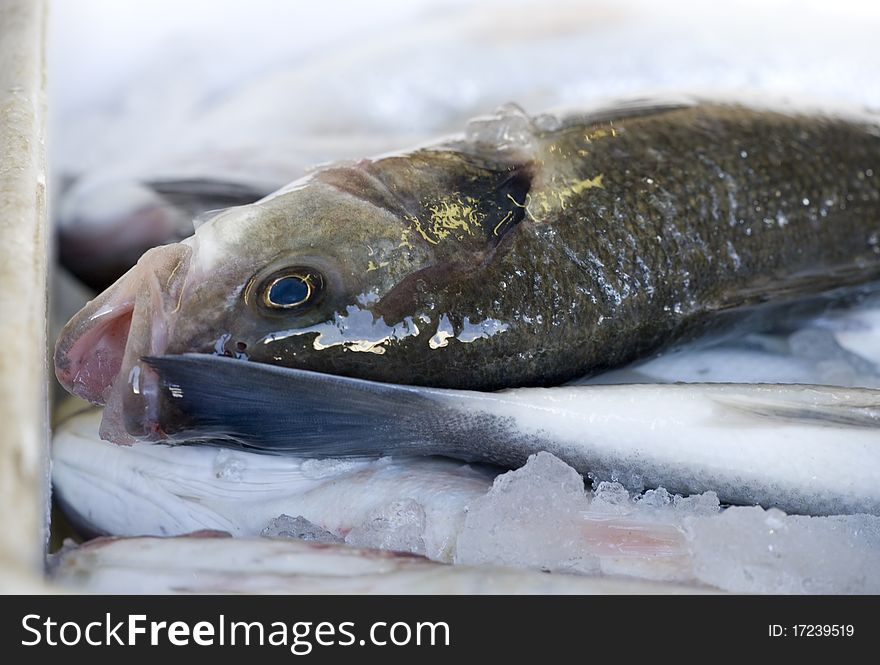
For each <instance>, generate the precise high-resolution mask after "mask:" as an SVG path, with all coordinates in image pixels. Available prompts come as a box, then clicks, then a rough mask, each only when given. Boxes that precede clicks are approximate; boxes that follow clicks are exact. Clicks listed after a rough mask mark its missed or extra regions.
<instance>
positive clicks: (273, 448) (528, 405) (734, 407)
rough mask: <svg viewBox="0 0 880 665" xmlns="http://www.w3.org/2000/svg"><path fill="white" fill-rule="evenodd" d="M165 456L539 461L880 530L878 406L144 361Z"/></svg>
mask: <svg viewBox="0 0 880 665" xmlns="http://www.w3.org/2000/svg"><path fill="white" fill-rule="evenodd" d="M146 362H147V363H148V364H149V365H150V366H151V367H152V368H153V370H155V372H156V373H157V377H158V378H155V379H154V380H155V381H156V383H155V385H153V386H152V388H151V390H152V391H154V392H155V395H156V399H155V400H154V404H155V405H156V408H157V409H159V410H160V411H161V422H163V423H169V424H170V426H169V427H168V429H166V431H165V432H164V435H165V436H166V437H167V439H168V440H169V441H177V442H199V443H209V444H217V445H223V446H227V447H230V446H231V447H241V448H244V449H248V450H255V451H261V452H266V453H274V454H286V455H296V456H301V457H302V456H305V457H334V458H336V457H362V456H381V455H394V456H396V457H399V456H406V455H441V456H445V457H452V458H455V459H460V460H464V461H468V462H482V463H489V464H495V465H498V466H501V467H505V468H517V467H519V466H522V465H523V464H524V463H525V462H526V460H527V459H528V457H529V456H530V455H532V454H535V453H537V452H540V451H547V452H550V453H552V454H553V455H555V456H556V457H558V458H560V459H561V460H563V461H565V462H566V463H567V464H569V465H571V466H572V467H573V468H574V469H576V470H577V471H578V472H580V473H582V474H583V475H585V476H588V477H590V478H593V479H597V480H604V479H607V480H616V481H618V482H620V483H621V484H623V485H624V486H625V487H627V488H628V489H631V490H641V489H643V488H645V487H649V488H650V487H665V488H667V489H668V490H669V491H672V492H676V493H679V494H685V495H688V494H699V493H702V492H706V491H714V492H716V493H717V494H718V496H719V498H720V499H721V501H722V502H725V503H730V504H738V505H756V504H757V505H761V506H764V507H776V508H780V509H782V510H784V511H786V512H788V513H798V514H810V515H829V514H849V513H872V514H880V486H878V482H877V480H878V478H880V391H878V390H873V389H867V388H841V387H830V386H814V385H782V384H779V385H770V384H672V385H620V386H615V385H585V386H563V387H554V388H519V389H512V390H505V391H500V392H496V393H483V392H477V391H463V390H445V389H434V388H424V387H418V386H403V385H395V384H384V383H376V382H371V381H364V380H359V379H352V378H347V377H341V376H335V375H327V374H318V373H314V372H308V371H303V370H294V369H289V368H281V367H273V366H269V365H263V364H257V363H249V362H245V361H238V360H235V359H230V358H224V357H219V356H205V355H197V354H193V355H189V354H187V355H181V356H163V357H158V358H149V359H147V361H146Z"/></svg>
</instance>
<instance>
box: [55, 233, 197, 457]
mask: <svg viewBox="0 0 880 665" xmlns="http://www.w3.org/2000/svg"><path fill="white" fill-rule="evenodd" d="M192 253H193V250H192V248H191V247H190V246H189V245H186V244H181V243H178V244H174V245H163V246H160V247H156V248H153V249H151V250H149V251H148V252H146V253H145V254H144V255H143V257H141V260H140V261H138V263H137V265H136V266H134V267H133V268H132V269H131V270H130V271H129V272H128V273H126V274H125V275H124V276H123V277H121V278H120V279H119V280H118V281H117V282H116V283H115V284H114V285H113V286H111V287H110V288H109V289H107V291H105V292H104V293H102V294H101V295H99V296H98V297H97V298H96V299H95V300H93V301H92V302H90V303H89V304H88V305H86V307H84V308H83V309H82V310H81V311H80V312H79V313H77V315H76V316H74V317H73V319H71V321H70V322H68V324H67V325H66V326H65V328H64V330H63V331H62V333H61V335H60V337H59V339H58V341H57V343H56V347H55V373H56V376H57V377H58V380H59V382H60V383H61V384H62V385H63V386H64V387H65V388H66V389H67V390H68V391H70V392H72V393H73V394H75V395H78V396H80V397H83V398H84V399H86V400H88V401H89V402H92V403H93V404H98V405H102V404H103V405H105V407H106V408H105V411H104V420H103V422H102V428H101V429H102V431H101V435H102V437H103V438H105V439H108V440H110V441H114V442H116V443H130V442H132V441H133V439H132V438H131V436H130V435H129V434H127V433H126V428H125V427H124V426H123V422H124V421H125V420H126V418H129V416H128V415H126V413H125V411H126V409H132V408H133V406H130V405H129V404H127V402H130V401H131V400H130V399H127V398H126V393H127V392H129V391H130V385H129V384H130V375H131V372H132V370H133V368H134V367H135V366H137V364H138V362H139V360H140V357H141V356H144V355H151V354H157V353H158V354H161V353H164V352H165V350H166V349H167V347H168V344H169V340H170V338H171V335H172V333H173V327H174V324H175V314H176V312H177V311H178V309H179V308H180V303H181V300H182V298H183V296H184V291H185V288H186V281H187V279H186V278H187V276H188V274H189V268H190V264H191V260H192Z"/></svg>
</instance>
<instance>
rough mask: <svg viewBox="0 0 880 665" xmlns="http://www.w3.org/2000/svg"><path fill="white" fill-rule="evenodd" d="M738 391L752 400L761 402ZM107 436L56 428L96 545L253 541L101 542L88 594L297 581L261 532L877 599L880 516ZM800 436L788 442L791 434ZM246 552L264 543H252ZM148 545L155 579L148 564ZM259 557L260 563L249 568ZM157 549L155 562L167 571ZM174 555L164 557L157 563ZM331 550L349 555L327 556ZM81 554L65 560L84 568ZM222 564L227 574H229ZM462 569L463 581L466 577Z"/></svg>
mask: <svg viewBox="0 0 880 665" xmlns="http://www.w3.org/2000/svg"><path fill="white" fill-rule="evenodd" d="M553 390H557V389H553ZM737 390H739V391H740V392H741V394H746V393H747V392H748V391H749V390H750V388H749V387H748V386H738V387H737ZM753 390H754V392H755V393H756V394H760V393H759V390H758V389H757V388H755V389H753ZM599 392H600V393H601V392H602V391H599ZM679 406H680V404H679ZM691 416H692V419H688V418H687V416H685V419H684V420H682V421H679V422H678V423H669V424H668V425H666V426H664V424H663V423H658V425H657V429H658V430H659V432H660V434H659V435H655V438H654V439H652V440H651V445H657V443H658V441H659V442H662V441H663V438H664V437H665V438H667V439H668V441H669V442H670V444H672V443H673V442H674V441H675V440H676V438H677V437H681V431H682V427H683V428H685V431H686V430H687V428H690V427H693V426H694V425H695V421H698V420H699V418H700V414H698V413H692V414H691ZM98 423H99V413H98V412H97V410H96V409H90V410H89V411H87V412H84V413H81V414H79V415H76V416H74V417H72V418H70V419H68V420H67V421H65V422H64V423H62V424H61V425H60V426H59V427H58V428H57V429H56V431H55V435H54V438H53V443H52V447H53V466H52V475H53V485H54V488H55V495H56V496H59V497H60V498H61V500H62V503H63V505H64V506H65V509H66V511H67V513H68V515H71V516H73V517H75V518H76V520H77V522H78V523H79V524H85V525H86V526H87V527H88V528H89V530H90V531H91V532H96V531H97V532H99V533H105V534H112V535H116V536H131V535H141V536H143V535H154V536H158V535H163V536H177V535H182V534H187V533H191V532H194V531H203V530H206V529H207V530H214V531H217V530H220V531H225V532H228V533H230V534H232V535H235V536H237V537H238V538H236V539H235V540H232V539H229V540H217V541H214V545H213V547H206V548H205V549H204V551H203V552H201V553H199V552H196V551H192V552H191V553H187V552H186V547H183V546H181V545H178V543H180V542H181V541H179V540H175V539H166V540H159V539H149V540H143V539H142V540H114V541H110V542H116V543H120V545H119V546H118V547H119V548H122V549H126V548H129V547H130V549H128V554H123V555H121V556H119V557H111V560H112V561H113V563H115V564H116V566H112V567H111V560H108V559H104V558H103V556H102V555H101V554H100V553H99V552H96V550H94V549H91V548H93V547H95V546H97V545H98V543H95V542H94V541H93V543H91V544H90V545H89V546H87V547H86V548H85V550H83V551H82V552H78V553H77V554H74V555H73V556H74V557H75V558H79V555H80V554H83V555H88V553H89V552H90V551H91V552H96V554H97V560H95V561H93V562H92V565H89V566H85V567H83V568H87V570H81V569H80V568H81V567H80V566H77V569H78V571H79V572H81V573H85V574H84V575H82V578H83V580H90V581H94V580H96V579H101V578H105V579H106V576H108V575H109V576H110V577H111V578H112V576H113V574H114V573H115V574H116V575H118V574H119V569H118V567H117V566H122V568H124V569H127V570H130V571H131V573H130V574H126V575H125V577H126V578H130V579H131V581H135V580H137V579H143V575H137V570H138V568H137V566H138V564H140V565H142V566H147V567H148V568H149V569H150V570H153V571H154V572H156V574H157V575H161V576H162V577H163V578H164V577H165V576H166V575H168V576H171V577H173V576H175V575H180V576H181V578H182V579H181V583H180V584H179V585H178V586H183V587H186V586H188V583H184V582H185V580H186V579H192V578H193V577H194V576H198V577H199V578H202V577H203V576H205V577H207V578H211V579H213V577H214V575H215V574H219V573H221V572H222V571H233V570H236V567H235V566H237V565H238V566H239V568H238V570H239V571H241V570H247V571H249V575H247V576H245V578H244V579H245V580H262V579H263V576H264V575H272V574H274V573H278V572H280V571H279V570H278V568H277V566H279V565H280V566H281V567H282V568H283V567H284V566H285V564H284V563H281V564H279V562H278V558H277V556H272V555H271V554H279V555H280V554H282V553H283V552H289V555H290V556H294V557H295V556H296V553H297V552H298V551H300V550H305V549H307V548H308V546H307V545H305V544H303V543H297V544H293V545H291V549H290V550H285V548H284V546H283V545H260V542H261V541H257V540H253V538H254V537H255V536H258V535H261V534H262V535H268V536H271V537H273V538H295V539H300V540H302V539H306V540H317V541H319V542H322V543H328V542H330V543H339V542H342V541H344V542H345V543H346V544H349V545H354V546H357V547H372V548H379V549H383V550H394V551H399V552H410V553H414V554H420V555H424V556H426V557H427V558H429V559H432V560H435V561H442V562H446V563H452V562H454V563H456V564H459V566H461V565H464V566H472V565H476V564H480V565H487V564H488V565H493V566H498V565H506V566H515V567H517V568H532V569H536V570H542V571H550V572H565V573H577V574H578V575H576V576H574V577H573V578H571V579H573V580H580V582H579V583H583V582H584V578H583V577H581V575H589V576H595V575H602V576H606V575H608V576H620V575H625V576H628V577H636V578H640V579H643V580H645V579H649V580H664V581H677V582H680V583H688V584H698V583H702V584H710V585H712V586H715V587H718V588H720V589H723V590H726V591H736V592H740V593H872V592H874V591H876V590H877V589H878V588H880V579H878V577H877V574H876V573H877V571H878V570H880V547H878V545H880V517H874V516H870V515H851V516H841V515H837V516H832V517H805V516H797V515H788V516H787V515H785V514H784V513H782V512H780V511H779V510H776V509H769V510H766V511H765V510H763V509H761V508H758V507H730V508H726V509H721V508H720V506H719V501H718V497H717V496H716V495H715V494H714V493H711V492H709V493H706V494H703V495H698V496H691V497H682V496H672V495H670V494H669V493H668V492H666V491H665V490H662V489H661V490H657V491H654V490H649V491H647V492H645V493H644V494H642V493H640V492H639V493H636V494H630V493H627V492H626V491H624V490H623V488H622V487H620V485H619V484H616V483H594V484H593V488H594V490H593V491H590V489H589V483H587V485H588V487H587V488H586V491H585V487H584V480H583V478H582V477H581V476H580V474H578V473H577V472H576V471H575V470H574V469H572V468H571V467H570V466H568V465H566V464H565V463H563V462H562V461H561V460H559V459H557V458H555V457H554V456H552V455H550V454H548V453H539V454H536V455H534V456H532V457H530V458H529V460H528V462H527V463H526V464H525V465H524V466H523V467H522V468H520V469H517V470H515V471H509V472H506V473H505V472H500V473H499V474H498V475H497V477H495V478H494V482H493V475H494V474H493V473H491V472H489V470H488V469H478V468H471V467H469V466H467V465H463V464H461V463H460V462H454V461H451V460H440V459H428V458H424V457H405V456H401V457H393V458H387V457H386V458H383V459H363V458H362V459H345V460H343V459H331V460H306V459H303V458H297V457H293V456H278V455H262V454H259V453H257V452H249V451H242V450H230V449H227V448H209V447H206V446H171V447H169V446H164V445H157V444H154V443H143V442H139V443H137V444H135V445H132V446H118V445H114V444H112V443H108V442H106V441H101V440H100V439H99V438H98ZM676 425H679V427H678V428H677V427H676ZM826 426H828V425H827V424H826ZM786 430H788V428H785V427H783V431H781V432H780V433H779V436H781V437H785V436H786ZM788 431H789V432H790V430H788ZM759 436H763V434H759ZM279 515H280V517H279ZM291 516H296V517H295V518H293V517H291ZM241 537H243V538H249V540H246V541H244V542H245V543H250V544H240V543H241V542H242V541H240V540H239V538H241ZM106 542H108V541H102V543H106ZM126 542H128V543H130V545H124V544H122V543H126ZM262 542H264V543H265V542H267V541H262ZM138 543H141V544H142V546H143V550H144V551H143V552H141V555H145V556H146V557H149V558H151V559H152V565H150V564H148V563H147V560H146V559H145V558H141V555H139V554H138V552H139V551H140V550H139V549H138V546H137V544H138ZM100 547H103V544H102V545H100ZM116 547H117V546H113V547H111V548H110V549H116ZM325 547H326V545H325ZM297 548H300V550H298V549H297ZM261 549H263V550H264V551H265V556H263V557H262V561H261V560H259V559H254V560H248V561H247V562H245V561H242V560H240V559H239V558H238V557H239V555H240V554H241V553H243V552H246V551H252V552H254V554H257V553H258V552H259V551H260V550H261ZM116 551H117V552H119V549H116ZM146 551H154V552H155V554H156V556H155V558H153V556H154V555H153V554H149V555H146V554H145V553H146ZM160 551H164V552H165V553H166V554H167V555H168V559H167V560H164V561H163V560H162V559H161V558H160V557H159V556H158V553H159V552H160ZM333 551H337V552H339V553H340V554H342V553H344V552H345V551H346V550H334V549H328V550H327V553H328V554H329V553H331V552H333ZM348 551H349V552H351V553H352V555H353V551H352V550H348ZM319 552H320V550H318V551H316V552H315V554H318V553H319ZM70 554H71V553H70V552H66V553H65V554H64V555H63V556H64V558H67V559H69V558H70V556H69V555H70ZM370 556H376V557H378V556H380V555H379V554H378V553H375V554H372V555H370ZM328 558H330V557H328ZM86 560H88V559H86ZM409 560H411V561H415V559H409ZM830 561H831V562H833V565H829V562H830ZM219 564H222V565H223V566H225V567H224V568H222V569H215V568H214V566H217V565H219ZM105 566H106V567H105ZM459 566H456V569H459V571H460V572H461V571H464V570H467V568H463V569H460V568H459ZM108 568H112V570H111V569H108ZM438 570H440V569H438ZM314 572H315V574H316V575H317V574H319V572H318V571H317V570H316V571H314ZM328 572H329V570H328ZM462 574H464V573H462ZM76 577H78V576H77V575H74V574H73V571H70V570H69V571H68V574H66V575H65V578H66V579H67V580H69V581H74V579H75V578H76ZM239 577H241V576H239ZM549 577H554V576H552V575H551V576H549ZM566 577H568V575H566ZM352 582H355V580H352ZM609 582H610V580H609ZM242 583H248V582H246V581H243V582H242ZM256 583H257V584H262V582H261V581H260V582H256ZM284 588H286V587H284ZM117 591H118V589H117Z"/></svg>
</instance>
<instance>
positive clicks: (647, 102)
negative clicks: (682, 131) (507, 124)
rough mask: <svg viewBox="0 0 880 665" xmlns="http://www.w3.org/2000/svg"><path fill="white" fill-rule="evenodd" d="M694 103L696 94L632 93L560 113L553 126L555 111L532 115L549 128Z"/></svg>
mask: <svg viewBox="0 0 880 665" xmlns="http://www.w3.org/2000/svg"><path fill="white" fill-rule="evenodd" d="M697 104H699V100H698V99H697V98H696V97H683V96H678V97H675V96H669V97H666V98H664V97H633V98H628V99H619V100H611V101H609V102H605V103H603V104H601V105H600V106H597V107H596V108H594V109H591V110H588V111H585V112H574V113H565V114H564V115H563V114H560V115H559V117H558V125H556V126H554V124H553V122H552V120H553V118H554V117H555V116H554V115H546V116H541V115H539V116H536V117H535V124H536V125H537V126H538V127H539V128H540V127H541V126H542V124H546V125H548V127H550V128H551V129H552V131H556V130H559V129H563V130H564V129H567V128H569V127H579V126H581V125H594V124H601V123H607V122H614V121H616V120H628V119H632V118H643V117H648V116H655V115H662V114H663V113H669V112H672V111H680V110H682V109H686V108H691V107H693V106H696V105H697Z"/></svg>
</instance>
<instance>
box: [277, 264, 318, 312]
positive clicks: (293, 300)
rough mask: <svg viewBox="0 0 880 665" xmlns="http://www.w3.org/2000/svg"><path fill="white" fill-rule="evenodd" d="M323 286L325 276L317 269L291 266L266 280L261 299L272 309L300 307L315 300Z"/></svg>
mask: <svg viewBox="0 0 880 665" xmlns="http://www.w3.org/2000/svg"><path fill="white" fill-rule="evenodd" d="M323 287H324V278H323V276H322V275H321V273H319V272H317V271H316V270H311V269H309V268H290V269H287V270H283V271H280V272H278V273H275V274H274V275H272V276H271V277H269V279H267V280H266V281H265V282H264V284H263V288H262V296H261V299H262V303H263V305H265V306H266V307H269V308H271V309H298V308H301V307H304V306H305V305H308V304H310V303H313V302H315V301H316V300H317V298H318V296H319V295H320V294H321V291H322V290H323Z"/></svg>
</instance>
